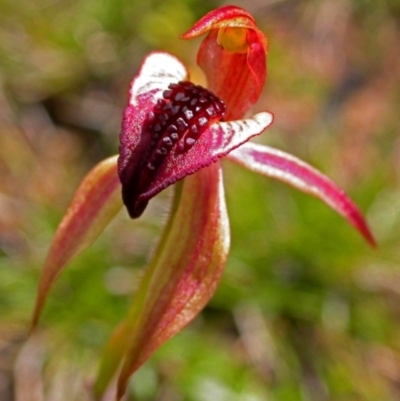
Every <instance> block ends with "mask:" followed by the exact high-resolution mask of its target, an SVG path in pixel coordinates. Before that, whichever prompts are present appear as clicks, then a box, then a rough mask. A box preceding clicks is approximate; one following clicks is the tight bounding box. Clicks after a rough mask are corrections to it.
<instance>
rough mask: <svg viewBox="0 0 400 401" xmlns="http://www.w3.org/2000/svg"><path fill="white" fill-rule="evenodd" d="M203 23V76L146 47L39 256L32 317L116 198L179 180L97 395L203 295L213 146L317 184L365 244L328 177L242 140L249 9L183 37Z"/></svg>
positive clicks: (217, 246) (219, 202) (188, 315)
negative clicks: (112, 121) (108, 133)
mask: <svg viewBox="0 0 400 401" xmlns="http://www.w3.org/2000/svg"><path fill="white" fill-rule="evenodd" d="M203 34H207V36H206V38H205V39H204V41H203V42H202V44H201V47H200V50H199V53H198V59H197V61H198V64H199V66H200V67H201V68H202V70H203V72H204V73H205V76H206V78H207V82H208V88H207V89H206V88H203V87H201V86H199V85H196V84H195V83H192V82H190V78H189V74H188V71H187V69H186V68H185V66H184V65H183V64H182V63H181V62H180V61H179V60H178V59H177V58H176V57H174V56H173V55H170V54H168V53H164V52H153V53H150V54H149V55H147V56H146V57H145V58H144V61H143V62H142V65H141V67H140V69H139V71H138V73H137V75H136V76H135V77H134V78H133V81H132V83H131V86H130V91H129V100H128V105H127V107H126V109H125V112H124V116H123V123H122V131H121V135H120V152H119V157H117V156H113V157H111V158H109V159H107V160H105V161H103V162H101V163H100V164H98V165H97V166H96V167H94V168H93V170H92V171H91V172H89V174H88V175H87V176H86V178H85V179H84V180H83V182H82V184H81V185H80V187H79V188H78V190H77V192H76V194H75V196H74V198H73V199H72V202H71V205H70V207H69V209H68V211H67V213H66V215H65V216H64V218H63V220H62V222H61V224H60V226H59V227H58V230H57V232H56V234H55V237H54V240H53V242H52V244H51V247H50V250H49V253H48V256H47V260H46V262H45V266H44V269H43V273H42V276H41V280H40V283H39V288H38V295H37V301H36V307H35V311H34V317H33V326H35V325H36V323H37V320H38V317H39V315H40V313H41V310H42V308H43V306H44V302H45V299H46V297H47V294H48V292H49V289H50V287H51V286H52V284H53V283H54V281H55V279H56V277H57V276H58V274H59V273H60V272H61V270H62V269H63V268H64V267H65V266H66V265H67V264H68V263H69V262H70V261H71V259H73V258H74V257H76V256H77V255H78V254H79V253H80V252H81V251H83V250H84V249H85V248H87V247H88V246H89V245H90V244H91V243H92V242H93V241H94V240H95V239H96V237H97V236H98V235H99V234H100V233H101V232H102V231H103V230H104V228H105V227H106V225H107V224H108V223H109V222H110V220H111V219H112V218H113V217H114V216H115V215H116V213H117V212H118V211H119V210H120V209H121V208H122V206H123V203H124V204H125V206H126V209H127V211H128V213H129V215H130V216H131V217H132V218H137V217H139V216H140V215H141V214H142V212H143V211H144V209H145V208H146V205H147V204H148V202H149V201H150V200H151V198H152V197H154V196H155V195H156V194H157V193H159V192H160V191H162V190H163V189H165V188H166V187H168V186H170V185H172V184H174V183H176V185H175V196H174V200H173V203H172V206H171V210H170V215H169V220H168V222H167V224H166V226H165V229H164V231H163V234H162V237H161V239H160V241H159V244H158V247H157V249H156V252H155V254H154V256H153V259H152V261H151V262H150V264H149V266H148V267H147V270H146V271H145V274H144V277H143V279H142V281H141V283H140V284H139V287H138V289H137V291H136V293H135V296H134V299H133V302H132V306H131V308H130V310H129V312H128V315H127V317H126V318H125V319H124V320H123V321H122V322H121V324H120V326H119V327H118V328H117V329H116V331H115V332H114V334H113V336H112V337H111V339H110V341H109V343H108V344H107V346H106V348H105V351H104V355H103V360H102V362H101V364H100V369H99V373H98V376H97V379H96V382H95V384H94V393H95V395H96V397H97V398H98V399H100V398H101V396H102V395H103V394H104V392H105V390H106V388H107V386H108V385H109V383H110V382H111V381H112V379H113V378H114V377H115V375H117V399H120V398H121V397H122V396H123V394H124V392H125V389H126V385H127V381H128V379H129V377H130V376H131V375H132V374H133V372H135V371H136V370H137V369H138V368H139V367H140V366H141V365H142V364H143V363H144V362H145V361H146V360H147V359H148V358H149V356H150V355H151V354H152V353H153V352H154V351H155V350H156V349H157V348H158V347H159V346H160V345H162V344H163V343H164V342H165V341H167V340H168V339H169V338H171V337H172V336H173V335H174V334H176V333H178V332H179V331H180V330H182V329H183V327H185V326H186V325H187V324H188V323H189V322H190V321H191V320H193V318H194V317H195V316H196V315H197V314H198V313H199V312H200V311H201V310H202V308H203V307H204V306H205V305H206V304H207V302H208V301H209V299H210V298H211V297H212V295H213V293H214V291H215V289H216V287H217V285H218V282H219V281H220V279H221V275H222V273H223V269H224V266H225V263H226V260H227V255H228V251H229V244H230V233H229V219H228V215H227V210H226V205H225V198H224V186H223V181H222V170H221V163H220V159H221V158H223V157H225V158H227V159H228V160H230V161H232V162H234V163H237V164H239V165H241V166H243V167H245V168H248V169H250V170H252V171H254V172H257V173H259V174H262V175H265V176H267V177H273V178H276V179H279V180H281V181H284V182H286V183H288V184H290V185H291V186H293V187H295V188H297V189H299V190H301V191H303V192H307V193H309V194H311V195H314V196H316V197H317V198H319V199H321V200H322V201H324V202H325V203H326V204H328V205H329V206H330V207H332V208H333V209H334V210H336V211H337V212H338V213H339V214H341V215H342V216H344V217H345V218H346V219H347V220H348V221H349V222H350V223H351V224H352V225H353V226H354V227H355V228H356V229H357V230H358V231H359V232H360V233H361V234H362V235H363V236H364V237H365V239H366V240H367V241H368V242H369V243H370V244H372V245H374V239H373V237H372V235H371V233H370V231H369V229H368V226H367V224H366V223H365V220H364V218H363V216H362V214H361V213H360V211H359V210H358V208H357V207H356V206H355V205H354V204H353V202H352V201H351V200H350V199H349V198H348V197H347V196H346V195H345V193H344V192H343V191H342V190H340V189H339V188H338V187H337V186H336V185H335V184H334V183H333V182H332V181H331V180H329V179H328V178H327V177H326V176H324V175H323V174H321V173H320V172H318V171H316V170H315V169H314V168H312V167H311V166H309V165H308V164H306V163H304V162H303V161H300V160H299V159H297V158H296V157H294V156H292V155H289V154H287V153H284V152H282V151H280V150H277V149H273V148H271V147H267V146H263V145H258V144H254V143H250V142H247V141H248V140H249V139H250V138H252V137H253V136H255V135H259V134H261V133H262V132H263V131H264V130H265V129H266V128H267V127H268V126H270V125H271V123H272V120H273V116H272V114H270V113H268V112H261V113H258V114H256V115H254V116H253V117H251V118H246V119H243V117H244V115H245V114H246V113H247V112H248V111H249V109H250V108H251V106H252V105H254V104H255V103H256V101H257V100H258V98H259V96H260V94H261V92H262V90H263V86H264V83H265V78H266V56H267V41H266V38H265V36H264V34H263V33H262V32H261V31H260V30H259V29H258V28H257V25H256V23H255V21H254V19H253V17H252V16H251V15H250V14H248V13H247V12H246V11H244V10H242V9H241V8H238V7H234V6H226V7H222V8H219V9H217V10H215V11H212V12H210V13H209V14H207V15H206V16H205V17H203V18H202V19H201V20H200V21H198V22H197V23H196V24H195V25H194V26H193V27H192V28H191V29H190V30H189V31H188V32H186V33H185V34H184V35H182V38H183V39H191V38H194V37H197V36H199V35H203ZM121 192H122V196H121Z"/></svg>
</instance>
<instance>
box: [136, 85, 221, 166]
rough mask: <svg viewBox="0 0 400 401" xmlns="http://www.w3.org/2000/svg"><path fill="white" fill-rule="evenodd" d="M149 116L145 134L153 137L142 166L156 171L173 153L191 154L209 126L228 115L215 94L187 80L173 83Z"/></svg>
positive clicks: (144, 129)
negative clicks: (169, 154)
mask: <svg viewBox="0 0 400 401" xmlns="http://www.w3.org/2000/svg"><path fill="white" fill-rule="evenodd" d="M168 88H169V89H168V90H166V91H164V93H163V98H162V99H160V100H158V102H157V104H156V105H155V107H154V109H153V111H151V112H150V113H149V114H148V116H147V121H146V123H145V125H144V128H143V135H149V136H151V137H152V142H151V145H150V147H149V149H148V153H147V155H146V157H145V160H144V163H143V167H144V168H147V169H149V170H155V169H156V168H157V167H158V166H159V165H160V164H161V163H162V162H163V161H164V160H165V158H166V156H167V155H168V153H169V152H170V150H171V149H172V148H173V147H174V146H177V149H178V151H179V152H181V153H182V152H186V151H188V150H189V149H190V148H191V147H192V146H193V145H194V144H195V143H196V141H197V139H198V138H199V137H200V135H201V133H202V132H203V131H204V130H205V129H206V128H207V127H208V126H209V124H211V123H213V122H215V121H218V120H221V119H222V118H223V117H224V115H225V109H226V108H225V104H224V103H223V101H222V100H220V99H218V98H217V97H216V96H215V95H214V94H213V93H212V92H210V91H208V90H207V89H204V88H203V87H201V86H198V85H194V84H192V83H191V82H188V81H181V82H178V83H177V84H171V85H169V87H168Z"/></svg>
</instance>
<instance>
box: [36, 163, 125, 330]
mask: <svg viewBox="0 0 400 401" xmlns="http://www.w3.org/2000/svg"><path fill="white" fill-rule="evenodd" d="M120 193H121V184H120V182H119V179H118V174H117V157H116V156H114V157H110V158H109V159H106V160H104V161H102V162H100V163H99V164H98V165H97V166H95V167H94V168H93V169H92V170H91V171H90V172H89V173H88V174H87V176H86V177H85V178H84V180H83V181H82V183H81V185H80V186H79V188H78V189H77V191H76V192H75V195H74V197H73V199H72V201H71V204H70V206H69V208H68V210H67V213H66V214H65V216H64V217H63V219H62V221H61V223H60V225H59V226H58V229H57V232H56V234H55V236H54V239H53V242H52V244H51V246H50V249H49V252H48V254H47V259H46V261H45V265H44V268H43V271H42V275H41V277H40V282H39V287H38V291H37V297H36V305H35V309H34V313H33V318H32V328H34V327H35V325H36V324H37V321H38V319H39V316H40V313H41V311H42V309H43V305H44V302H45V300H46V297H47V294H48V292H49V290H50V287H51V286H52V284H53V283H54V281H55V279H56V277H57V276H58V274H59V273H60V272H61V271H62V269H63V268H64V267H65V266H66V265H67V264H68V263H69V262H70V261H71V260H72V259H73V258H74V257H75V256H77V255H78V254H79V253H80V252H82V251H83V250H84V249H86V248H87V247H88V246H89V245H90V244H91V243H92V242H93V241H94V240H95V239H96V238H97V237H98V235H99V234H100V233H101V232H102V231H103V230H104V228H105V227H106V225H107V224H108V223H109V222H110V220H111V219H112V218H113V217H114V216H115V215H116V213H117V212H118V211H119V210H120V209H121V207H122V201H121V195H120Z"/></svg>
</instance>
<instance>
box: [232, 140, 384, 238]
mask: <svg viewBox="0 0 400 401" xmlns="http://www.w3.org/2000/svg"><path fill="white" fill-rule="evenodd" d="M228 157H229V159H230V160H232V161H234V162H236V163H238V164H240V165H242V166H244V167H246V168H248V169H249V170H252V171H255V172H257V173H259V174H262V175H266V176H268V177H272V178H276V179H278V180H281V181H284V182H286V183H287V184H290V185H291V186H293V187H295V188H297V189H299V190H300V191H303V192H306V193H309V194H311V195H314V196H316V197H317V198H319V199H321V200H322V201H324V202H325V203H326V204H327V205H329V206H330V207H331V208H332V209H334V210H336V211H337V212H338V213H339V214H341V215H342V216H343V217H344V218H345V219H346V220H347V221H348V222H349V223H350V224H352V225H353V226H354V227H355V228H356V229H357V230H358V231H359V232H360V233H361V235H363V237H364V238H365V239H366V240H367V241H368V242H369V243H370V244H371V245H372V246H376V243H375V240H374V238H373V236H372V234H371V231H370V230H369V228H368V225H367V223H366V222H365V219H364V217H363V216H362V214H361V212H360V211H359V209H358V208H357V206H356V205H355V204H354V203H353V202H352V201H351V200H350V199H349V198H348V197H347V195H346V194H345V193H344V192H343V191H342V190H341V189H340V188H338V187H337V186H336V185H335V184H334V183H333V182H332V181H331V180H330V179H329V178H328V177H326V176H325V175H323V174H321V173H320V172H319V171H317V170H316V169H314V168H313V167H311V166H309V165H308V164H306V163H304V162H303V161H301V160H299V159H297V158H296V157H294V156H292V155H290V154H287V153H285V152H282V151H280V150H277V149H273V148H270V147H267V146H262V145H257V144H254V143H246V144H244V145H243V146H241V147H240V148H238V149H235V150H234V151H233V152H231V153H230V154H229V156H228Z"/></svg>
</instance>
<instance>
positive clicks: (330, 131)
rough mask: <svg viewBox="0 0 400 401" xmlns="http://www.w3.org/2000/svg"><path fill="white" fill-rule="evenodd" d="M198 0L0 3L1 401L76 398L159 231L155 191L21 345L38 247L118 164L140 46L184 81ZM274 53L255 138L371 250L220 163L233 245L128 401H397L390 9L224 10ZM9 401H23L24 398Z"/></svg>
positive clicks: (74, 273) (395, 29)
mask: <svg viewBox="0 0 400 401" xmlns="http://www.w3.org/2000/svg"><path fill="white" fill-rule="evenodd" d="M223 4H227V3H223V2H221V1H201V0H185V1H179V0H163V1H161V0H159V1H157V0H153V1H146V0H113V1H110V0H80V1H71V0H69V1H68V0H35V1H31V2H29V1H24V0H0V399H1V400H2V401H11V400H14V399H15V400H19V401H21V400H29V401H38V400H40V401H41V400H46V401H66V400H68V401H75V400H76V401H78V400H90V394H89V392H88V390H87V389H88V387H89V385H90V383H91V381H92V379H93V377H94V374H95V371H96V367H97V363H98V360H99V356H100V354H101V350H102V347H103V346H104V344H105V342H106V341H107V338H108V336H109V335H110V334H111V332H112V330H113V328H114V327H115V325H116V324H117V323H118V322H119V321H120V320H121V319H122V318H123V316H124V314H125V313H126V310H127V307H128V305H129V303H130V300H131V296H132V293H133V291H134V289H135V287H136V286H137V283H138V280H139V278H140V276H141V274H142V271H143V268H144V267H145V265H146V261H147V260H148V258H149V255H150V254H151V251H152V249H153V248H154V245H155V243H156V239H157V236H158V235H159V233H160V232H161V229H162V226H163V223H164V222H165V220H166V213H167V210H168V205H169V200H170V190H167V191H166V193H163V194H161V195H160V196H158V197H157V198H156V199H154V200H152V201H151V204H150V207H149V208H148V210H147V211H146V213H145V214H144V215H143V217H142V218H141V219H139V220H137V221H130V220H129V219H128V218H127V217H126V213H121V214H120V215H119V216H118V218H117V219H116V220H115V221H114V222H113V223H112V225H111V226H110V227H109V228H108V229H107V230H106V232H104V233H103V235H102V236H101V237H100V238H99V239H98V240H97V241H96V243H95V244H94V246H92V247H91V248H90V249H89V250H88V251H86V252H84V253H83V254H82V255H81V256H80V257H79V258H77V260H76V261H74V263H72V264H71V266H70V267H69V268H68V269H67V270H66V271H65V272H64V273H63V274H62V276H61V277H60V279H59V281H58V282H57V284H56V286H55V288H54V289H53V291H52V293H51V295H50V297H49V299H48V302H47V306H46V309H45V313H44V315H43V316H42V319H41V322H40V326H39V328H38V330H37V332H36V333H35V334H34V336H32V337H30V339H29V340H28V341H27V339H28V327H29V319H30V314H31V311H32V306H33V303H34V298H35V291H36V285H37V282H38V278H39V275H40V271H41V267H42V263H43V261H44V258H45V255H46V251H47V249H48V247H49V244H50V241H51V238H52V236H53V234H54V232H55V229H56V227H57V224H58V223H59V221H60V219H61V217H62V215H63V213H64V211H65V209H66V207H67V205H68V202H69V200H70V199H71V196H72V194H73V192H74V190H75V188H76V186H77V184H78V183H79V182H80V180H81V179H82V177H83V176H84V175H85V173H86V172H87V171H88V170H89V169H90V167H91V166H93V165H94V164H95V163H96V162H97V161H99V160H101V159H103V158H104V157H106V156H108V155H111V154H115V153H116V151H117V147H118V133H119V128H120V119H121V112H122V109H123V107H124V105H125V102H126V98H127V87H128V85H129V81H130V79H131V78H132V76H133V74H134V73H135V72H136V70H137V68H138V65H139V63H140V60H141V59H142V57H143V56H144V55H145V54H146V53H147V52H148V51H150V50H152V49H161V50H166V51H170V52H173V53H174V54H176V55H178V56H179V57H180V58H181V59H182V60H183V61H185V62H186V63H187V64H188V65H189V67H190V68H191V70H192V72H193V75H194V76H197V74H199V72H198V70H197V68H196V66H195V56H196V51H197V46H198V44H199V41H192V42H183V41H181V40H179V39H178V36H179V34H181V33H183V32H184V31H185V30H187V29H188V28H189V27H190V26H191V24H193V22H195V21H196V20H197V19H198V18H199V17H201V16H203V15H204V14H205V13H206V12H208V11H210V10H212V9H213V8H215V7H217V6H220V5H223ZM230 4H236V5H239V6H243V7H245V8H246V9H247V10H248V11H250V12H251V13H252V14H253V15H254V16H255V17H256V19H257V21H258V23H259V26H260V28H261V29H262V30H263V31H264V32H265V33H266V34H267V36H268V38H269V43H270V50H269V57H268V65H269V76H268V84H267V86H266V89H265V91H264V93H263V96H262V99H261V100H260V102H259V103H258V104H257V106H256V107H255V109H256V110H262V109H267V110H270V111H272V112H273V113H274V114H275V123H274V126H273V127H272V128H271V129H270V130H268V131H267V132H266V133H265V134H264V135H263V136H261V137H260V138H258V139H257V141H259V142H261V143H265V144H268V145H272V146H276V147H278V148H280V149H283V150H285V151H288V152H290V153H293V154H295V155H296V156H299V157H301V158H302V159H304V160H306V161H308V162H309V163H311V164H313V165H314V166H316V167H318V168H319V169H321V170H322V171H323V172H325V173H326V174H327V175H328V176H330V177H331V178H333V179H334V180H335V181H336V182H337V183H338V184H339V185H340V186H341V187H343V188H344V189H345V190H346V191H347V192H348V193H349V194H350V195H351V197H352V198H353V199H354V200H355V201H356V202H357V203H358V204H359V205H360V207H361V209H362V210H363V211H364V212H365V214H366V216H367V218H368V220H369V222H370V224H371V227H372V229H373V231H374V233H375V235H376V237H377V240H378V243H379V248H378V249H377V250H371V249H370V248H369V247H368V246H367V245H366V244H365V243H364V242H363V241H362V239H361V238H360V236H358V235H357V233H356V232H355V231H354V230H353V229H352V228H351V227H349V225H348V224H347V223H346V222H345V221H344V220H343V219H341V218H340V217H339V216H337V215H336V214H335V213H334V212H332V211H331V210H330V209H328V208H327V207H326V206H325V205H323V204H321V203H320V202H318V201H317V200H315V199H313V198H310V197H308V196H306V195H304V194H300V193H298V192H296V191H295V190H293V189H291V188H289V187H287V186H285V185H283V184H281V183H278V182H274V181H272V180H267V179H265V178H263V177H259V176H256V175H255V174H252V173H250V172H247V171H244V170H243V169H241V168H239V167H238V166H235V165H232V164H230V163H229V162H228V161H227V162H225V164H224V168H225V172H226V174H225V177H226V178H225V181H226V191H227V201H228V207H229V214H230V217H231V229H232V236H233V238H232V249H231V254H230V258H229V262H228V265H227V269H226V273H225V276H224V279H223V281H222V283H221V285H220V287H219V289H218V292H217V293H216V295H215V297H214V298H213V300H212V301H211V303H210V304H209V305H208V307H207V308H206V309H205V311H204V312H203V313H202V314H201V316H199V317H198V318H197V319H196V320H195V321H194V322H193V323H192V324H191V325H190V326H189V327H188V328H187V329H186V330H185V331H184V332H182V333H181V334H180V335H178V336H177V337H175V338H174V339H173V340H172V341H170V342H169V343H167V344H166V345H164V346H163V347H162V348H161V349H160V350H159V351H158V352H157V353H156V355H155V356H154V357H153V358H152V359H151V360H150V361H149V362H148V363H146V365H145V366H144V367H143V368H142V369H141V370H140V371H139V372H138V373H137V374H136V375H135V376H134V377H133V379H132V381H131V384H130V387H129V394H128V395H127V398H126V399H127V400H137V401H150V400H157V401H182V400H185V401H186V400H187V401H206V400H207V401H208V400H212V401H225V400H226V401H228V400H229V401H235V400H241V401H242V400H245V401H259V400H260V401H264V400H271V401H325V400H333V401H392V400H399V399H400V324H399V320H400V248H399V246H398V243H399V239H400V231H399V229H400V188H399V185H398V180H399V175H400V162H399V160H400V142H399V140H398V134H399V132H400V123H399V110H400V50H399V49H400V48H399V43H400V2H399V0H380V1H376V0H375V1H374V0H321V1H315V0H303V1H301V0H298V1H297V0H287V1H285V0H270V1H267V0H264V1H261V0H248V1H237V2H235V1H232V2H230ZM24 397H25V398H24Z"/></svg>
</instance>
